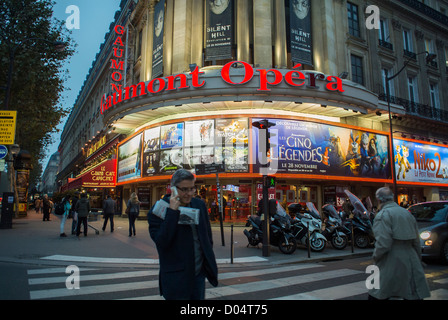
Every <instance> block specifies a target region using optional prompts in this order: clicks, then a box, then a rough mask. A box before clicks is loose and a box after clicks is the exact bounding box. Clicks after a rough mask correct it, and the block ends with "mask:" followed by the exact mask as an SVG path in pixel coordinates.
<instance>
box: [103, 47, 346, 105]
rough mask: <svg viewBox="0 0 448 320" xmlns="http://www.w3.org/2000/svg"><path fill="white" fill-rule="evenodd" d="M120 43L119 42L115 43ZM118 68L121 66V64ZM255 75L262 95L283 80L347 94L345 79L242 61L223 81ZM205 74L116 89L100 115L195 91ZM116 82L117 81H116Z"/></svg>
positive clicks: (226, 71)
mask: <svg viewBox="0 0 448 320" xmlns="http://www.w3.org/2000/svg"><path fill="white" fill-rule="evenodd" d="M117 42H118V39H117V41H116V43H117ZM235 63H240V64H242V65H243V67H244V72H245V73H244V78H243V80H242V81H240V82H235V81H233V80H232V77H231V75H230V69H231V68H232V65H234V64H235ZM112 66H117V63H116V62H115V64H114V63H113V64H112ZM118 66H119V64H118ZM301 66H302V65H301V64H297V65H295V66H294V68H293V69H297V68H299V67H301ZM255 72H258V74H259V88H258V89H257V91H261V92H269V91H271V88H270V87H272V86H276V85H279V84H280V83H282V82H283V81H285V82H286V84H288V85H289V86H291V87H294V88H297V87H302V86H304V85H305V84H306V87H307V88H309V89H318V86H317V85H316V81H317V80H321V81H326V85H325V89H326V90H329V91H333V92H341V93H342V92H344V91H345V90H344V88H343V85H342V79H341V78H339V77H335V76H327V77H326V76H325V75H324V74H322V73H314V72H307V71H303V72H302V71H299V70H291V71H289V72H287V73H286V74H285V75H284V76H283V74H282V73H281V72H280V71H279V70H277V69H254V68H253V67H252V66H251V65H250V64H248V63H247V62H243V61H232V62H229V63H227V64H226V65H225V66H224V67H223V68H222V70H221V78H222V79H223V81H224V82H226V83H228V84H231V85H235V86H239V85H245V84H247V83H249V82H250V81H252V79H253V78H254V75H255ZM202 74H204V72H200V71H199V67H196V68H195V69H194V71H193V72H191V73H190V74H189V75H190V76H191V77H187V75H186V74H183V73H181V74H177V75H172V76H167V77H165V78H155V79H153V80H151V81H150V82H149V83H148V84H146V83H145V82H140V83H138V84H136V85H131V86H128V87H125V88H124V89H123V90H121V88H122V86H121V85H120V86H118V87H117V86H115V87H114V86H113V87H114V88H115V91H116V92H114V93H113V95H111V96H108V97H106V95H104V96H103V98H102V99H101V108H100V110H101V114H103V113H104V112H105V111H106V110H108V109H109V108H111V107H113V106H115V105H117V104H119V103H123V102H126V101H127V100H129V99H133V98H138V97H142V96H145V95H147V94H158V93H162V92H164V91H172V90H183V89H188V88H190V87H193V88H201V87H203V86H204V85H205V80H203V79H200V76H201V75H202ZM269 75H274V80H273V81H270V80H269V79H270V77H269ZM112 78H113V79H114V77H113V76H112ZM114 80H115V79H114Z"/></svg>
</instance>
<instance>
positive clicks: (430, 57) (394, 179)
mask: <svg viewBox="0 0 448 320" xmlns="http://www.w3.org/2000/svg"><path fill="white" fill-rule="evenodd" d="M421 54H426V64H428V63H430V62H431V61H433V60H434V59H435V58H436V57H437V55H436V54H434V53H429V52H428V51H424V52H420V53H417V54H416V55H415V56H418V55H421ZM411 60H412V58H409V59H408V60H407V61H406V63H405V64H404V65H403V67H402V68H401V69H400V70H399V71H398V72H397V73H396V74H394V75H393V76H390V77H389V76H388V72H387V69H385V70H384V72H385V78H386V79H385V81H386V96H387V111H388V113H389V135H390V147H391V159H392V162H391V163H392V182H393V188H394V195H395V202H397V203H398V188H397V175H396V170H395V157H394V150H395V148H394V136H393V130H392V113H391V111H390V86H389V81H390V80H392V79H394V78H396V77H397V76H398V75H399V74H400V73H401V72H402V71H403V70H404V68H406V66H407V65H408V64H409V63H410V62H411Z"/></svg>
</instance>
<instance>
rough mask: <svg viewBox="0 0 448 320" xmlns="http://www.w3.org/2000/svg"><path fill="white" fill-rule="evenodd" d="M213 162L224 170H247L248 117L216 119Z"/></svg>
mask: <svg viewBox="0 0 448 320" xmlns="http://www.w3.org/2000/svg"><path fill="white" fill-rule="evenodd" d="M215 144H216V151H215V162H216V163H224V164H225V168H226V172H248V171H249V129H248V119H247V118H240V119H216V138H215Z"/></svg>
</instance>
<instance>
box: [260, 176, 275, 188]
mask: <svg viewBox="0 0 448 320" xmlns="http://www.w3.org/2000/svg"><path fill="white" fill-rule="evenodd" d="M263 179H264V180H263V184H264V187H266V188H275V184H276V178H275V177H271V176H264V177H263Z"/></svg>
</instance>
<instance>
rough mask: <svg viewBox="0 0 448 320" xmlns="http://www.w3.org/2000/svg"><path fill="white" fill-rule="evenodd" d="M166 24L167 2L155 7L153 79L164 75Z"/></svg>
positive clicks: (162, 1) (161, 1)
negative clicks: (164, 35) (164, 34)
mask: <svg viewBox="0 0 448 320" xmlns="http://www.w3.org/2000/svg"><path fill="white" fill-rule="evenodd" d="M164 22H165V0H160V1H159V2H158V3H157V4H156V5H155V7H154V34H153V49H152V78H157V77H158V76H160V75H162V74H163V29H164Z"/></svg>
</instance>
